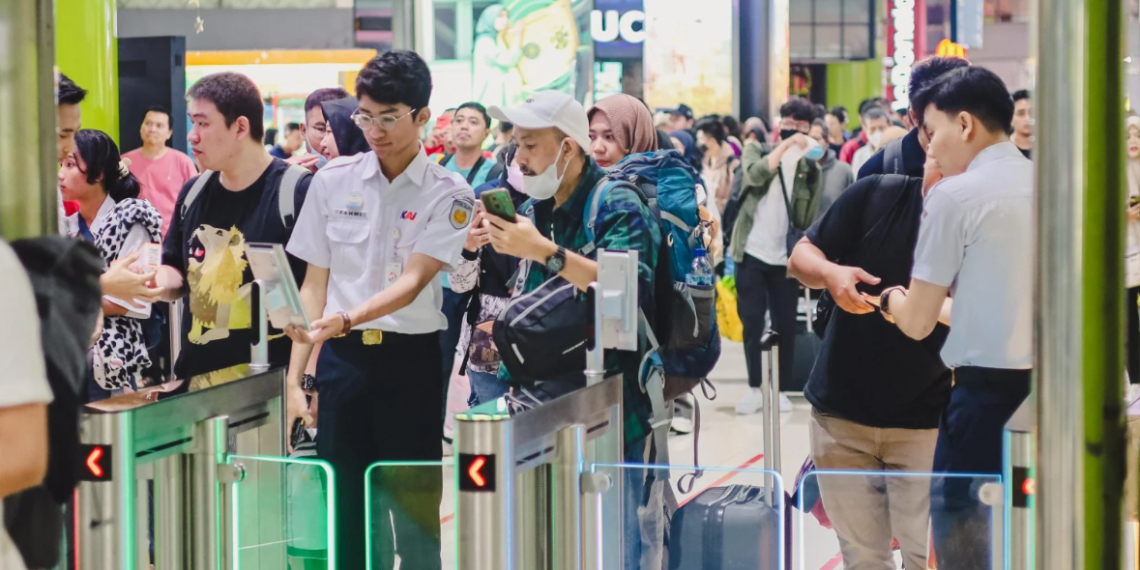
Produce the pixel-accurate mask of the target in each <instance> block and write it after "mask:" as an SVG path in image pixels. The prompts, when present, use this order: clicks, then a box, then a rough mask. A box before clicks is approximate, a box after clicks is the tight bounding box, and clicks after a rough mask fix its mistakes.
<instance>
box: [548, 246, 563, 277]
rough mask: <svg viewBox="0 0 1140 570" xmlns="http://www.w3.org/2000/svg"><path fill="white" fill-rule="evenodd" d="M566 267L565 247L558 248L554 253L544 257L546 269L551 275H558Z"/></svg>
mask: <svg viewBox="0 0 1140 570" xmlns="http://www.w3.org/2000/svg"><path fill="white" fill-rule="evenodd" d="M565 267H566V249H565V248H561V247H560V248H558V251H556V252H554V255H552V256H550V257H548V258H546V271H548V272H549V273H550V274H551V275H558V274H559V273H562V270H563V269H564V268H565Z"/></svg>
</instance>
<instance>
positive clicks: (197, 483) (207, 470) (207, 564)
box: [191, 416, 229, 570]
mask: <svg viewBox="0 0 1140 570" xmlns="http://www.w3.org/2000/svg"><path fill="white" fill-rule="evenodd" d="M195 430H196V434H195V438H194V439H195V440H196V441H197V442H198V448H197V449H196V450H195V453H194V455H193V456H192V459H193V464H194V467H193V471H192V475H191V476H192V477H193V482H192V485H191V486H192V488H193V493H194V499H193V505H194V512H193V513H192V514H191V519H192V520H193V521H194V526H193V528H194V532H193V544H194V547H193V557H194V568H195V570H221V569H223V568H225V567H226V566H225V564H226V560H225V544H226V540H227V539H226V537H225V536H224V529H225V528H226V526H227V525H226V520H227V519H228V517H227V516H226V512H225V508H224V505H225V501H224V497H223V494H222V493H223V492H224V491H223V489H222V487H223V485H222V482H221V481H219V480H218V466H219V465H223V464H225V462H226V444H227V439H228V438H227V435H228V433H229V417H228V416H219V417H214V418H210V419H208V420H205V421H203V422H200V423H198V424H197V425H196V426H195Z"/></svg>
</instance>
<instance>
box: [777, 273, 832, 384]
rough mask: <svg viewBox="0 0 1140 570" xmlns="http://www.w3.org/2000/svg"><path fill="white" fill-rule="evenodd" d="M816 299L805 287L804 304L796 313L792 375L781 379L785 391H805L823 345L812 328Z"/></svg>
mask: <svg viewBox="0 0 1140 570" xmlns="http://www.w3.org/2000/svg"><path fill="white" fill-rule="evenodd" d="M814 306H815V300H813V299H812V298H811V291H810V290H809V289H807V288H805V289H804V305H803V307H800V310H798V311H797V314H796V355H795V357H794V358H793V360H792V377H791V378H781V379H780V389H781V390H783V391H784V392H803V391H804V387H806V386H807V383H808V378H810V377H811V370H812V368H814V367H815V359H816V357H817V356H819V348H820V347H821V346H822V345H823V341H822V340H820V338H819V335H817V334H815V330H814V329H813V328H812V322H811V321H812V314H813V313H814V312H815V310H814Z"/></svg>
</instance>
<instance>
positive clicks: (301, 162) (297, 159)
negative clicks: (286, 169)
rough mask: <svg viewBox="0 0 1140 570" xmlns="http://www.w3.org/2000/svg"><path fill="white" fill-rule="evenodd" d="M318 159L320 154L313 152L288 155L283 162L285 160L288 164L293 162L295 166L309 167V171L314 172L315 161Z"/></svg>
mask: <svg viewBox="0 0 1140 570" xmlns="http://www.w3.org/2000/svg"><path fill="white" fill-rule="evenodd" d="M320 159H321V155H319V154H315V153H310V154H302V155H296V154H295V155H293V156H290V157H289V158H287V159H285V162H287V163H289V164H295V165H297V166H303V167H305V168H307V169H309V172H312V173H314V174H316V172H317V162H318V161H319V160H320Z"/></svg>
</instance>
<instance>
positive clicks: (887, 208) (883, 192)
mask: <svg viewBox="0 0 1140 570" xmlns="http://www.w3.org/2000/svg"><path fill="white" fill-rule="evenodd" d="M910 180H911V179H910V177H909V176H903V175H901V174H882V175H880V176H879V182H878V184H876V185H875V190H874V191H873V192H871V196H870V197H869V198H868V199H867V206H866V209H865V210H864V211H863V236H862V237H860V238H859V241H863V240H865V239H866V238H867V236H869V235H871V232H873V231H875V229H877V228H878V227H879V226H880V225H882V224H883V222H884V221H886V219H887V216H889V215H890V213H891V210H893V209H894V207H895V204H897V203H898V201H899V198H901V197H902V195H903V193H904V192H906V188H907V184H908V183H909V182H910Z"/></svg>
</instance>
